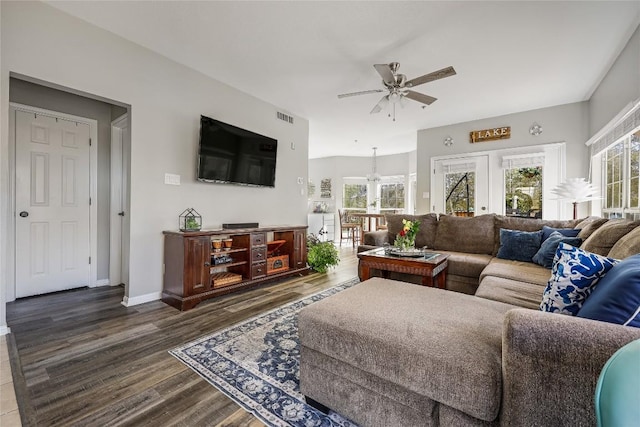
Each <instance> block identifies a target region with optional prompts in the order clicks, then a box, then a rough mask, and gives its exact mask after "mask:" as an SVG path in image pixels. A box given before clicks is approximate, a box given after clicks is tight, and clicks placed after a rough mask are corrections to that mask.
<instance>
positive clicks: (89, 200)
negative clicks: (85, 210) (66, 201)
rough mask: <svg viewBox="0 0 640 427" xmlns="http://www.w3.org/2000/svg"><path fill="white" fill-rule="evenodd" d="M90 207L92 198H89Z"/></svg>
mask: <svg viewBox="0 0 640 427" xmlns="http://www.w3.org/2000/svg"><path fill="white" fill-rule="evenodd" d="M89 206H91V197H89Z"/></svg>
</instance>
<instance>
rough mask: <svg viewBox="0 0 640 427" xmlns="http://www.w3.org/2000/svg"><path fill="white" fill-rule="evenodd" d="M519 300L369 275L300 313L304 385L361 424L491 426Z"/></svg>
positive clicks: (312, 396)
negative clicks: (507, 319) (506, 327)
mask: <svg viewBox="0 0 640 427" xmlns="http://www.w3.org/2000/svg"><path fill="white" fill-rule="evenodd" d="M512 308H514V306H512V305H509V304H505V303H501V302H496V301H490V300H484V299H481V298H477V297H473V296H470V295H465V294H461V293H456V292H451V291H446V290H440V289H434V288H427V287H423V286H418V285H413V284H408V283H404V282H398V281H393V280H386V279H382V278H372V279H369V280H367V281H365V282H362V283H360V284H359V285H356V286H354V287H353V288H350V289H347V290H345V291H342V292H340V293H339V294H336V295H334V296H332V297H329V298H327V299H325V300H322V301H320V302H318V303H315V304H312V305H310V306H308V307H306V308H305V309H303V310H302V311H301V312H300V315H299V333H300V344H301V357H300V389H301V391H302V393H303V394H304V395H305V396H307V397H308V398H310V399H312V400H313V401H315V402H319V403H320V404H322V405H325V406H326V407H328V408H331V409H333V410H335V411H336V412H338V413H340V414H342V415H344V416H346V417H347V418H350V419H351V420H353V421H355V422H357V423H359V424H361V425H363V426H391V425H393V426H400V425H402V426H412V425H478V426H480V425H483V426H485V425H493V424H495V420H496V419H497V417H498V413H499V410H500V402H501V398H502V372H501V368H502V366H501V357H502V356H501V354H502V353H501V340H502V322H503V319H504V315H505V313H506V312H507V311H509V310H510V309H512Z"/></svg>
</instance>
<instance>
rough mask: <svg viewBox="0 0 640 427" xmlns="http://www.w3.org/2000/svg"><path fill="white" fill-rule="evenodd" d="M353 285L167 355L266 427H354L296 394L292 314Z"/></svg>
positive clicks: (294, 318) (296, 346) (295, 339)
mask: <svg viewBox="0 0 640 427" xmlns="http://www.w3.org/2000/svg"><path fill="white" fill-rule="evenodd" d="M357 283H359V280H358V279H357V278H354V279H352V280H349V281H347V282H344V283H341V284H339V285H336V286H334V287H332V288H329V289H327V290H324V291H321V292H318V293H316V294H313V295H310V296H307V297H305V298H302V299H300V300H298V301H294V302H292V303H289V304H286V305H283V306H282V307H279V308H277V309H275V310H272V311H269V312H267V313H264V314H261V315H259V316H256V317H254V318H251V319H249V320H246V321H244V322H241V323H238V324H236V325H234V326H231V327H229V328H227V329H224V330H222V331H220V332H217V333H215V334H213V335H209V336H206V337H203V338H200V339H198V340H196V341H193V342H190V343H188V344H185V345H183V346H181V347H178V348H175V349H173V350H170V351H169V353H170V354H171V355H173V356H175V357H176V358H178V359H179V360H180V361H181V362H183V363H184V364H186V365H187V366H189V367H190V368H191V369H193V370H194V371H196V372H197V373H198V374H199V375H200V376H202V377H203V378H204V379H205V380H207V381H208V382H209V383H210V384H211V385H213V386H215V387H216V388H218V389H219V390H220V391H222V392H223V393H224V394H225V395H227V396H228V397H229V398H231V399H232V400H233V401H235V402H236V403H237V404H238V405H240V406H241V407H242V408H244V409H245V410H246V411H248V412H250V413H252V414H253V415H255V416H256V417H257V418H259V419H260V420H261V421H262V422H264V423H265V424H267V425H268V426H304V427H312V426H322V427H325V426H326V427H330V426H339V427H354V426H355V424H354V423H352V422H350V421H349V420H347V419H345V418H343V417H341V416H340V415H339V414H337V413H334V412H332V413H330V414H329V415H325V414H323V413H322V412H320V411H317V410H316V409H314V408H312V407H311V406H309V405H307V404H306V403H305V401H304V397H303V396H302V394H300V390H299V383H300V381H299V376H298V373H299V360H300V342H299V340H298V312H299V311H300V310H301V309H302V308H304V307H306V306H307V305H309V304H313V303H314V302H316V301H320V300H322V299H324V298H326V297H328V296H331V295H334V294H336V293H338V292H340V291H343V290H345V289H347V288H350V287H351V286H353V285H355V284H357Z"/></svg>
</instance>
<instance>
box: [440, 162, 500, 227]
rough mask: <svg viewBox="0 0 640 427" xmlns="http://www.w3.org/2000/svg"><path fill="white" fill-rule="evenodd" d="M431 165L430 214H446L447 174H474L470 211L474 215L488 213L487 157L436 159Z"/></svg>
mask: <svg viewBox="0 0 640 427" xmlns="http://www.w3.org/2000/svg"><path fill="white" fill-rule="evenodd" d="M433 165H434V167H433V171H432V172H433V177H432V180H431V194H432V206H431V212H436V213H446V199H447V196H448V194H447V190H446V188H447V185H446V178H447V174H462V173H464V172H473V173H474V174H475V176H474V182H475V185H474V187H473V195H474V197H473V198H474V201H473V203H472V205H471V206H470V211H471V212H473V214H474V215H482V214H486V213H489V156H487V155H479V156H468V157H455V158H447V159H438V160H434V162H433Z"/></svg>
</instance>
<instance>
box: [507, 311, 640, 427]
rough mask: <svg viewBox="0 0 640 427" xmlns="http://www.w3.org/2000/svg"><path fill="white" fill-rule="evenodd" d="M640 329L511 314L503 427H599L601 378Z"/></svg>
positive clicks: (556, 316)
mask: <svg viewBox="0 0 640 427" xmlns="http://www.w3.org/2000/svg"><path fill="white" fill-rule="evenodd" d="M638 338H640V329H638V328H631V327H627V326H620V325H614V324H611V323H605V322H598V321H595V320H588V319H582V318H578V317H573V316H566V315H560V314H551V313H545V312H541V311H536V310H529V309H514V310H510V311H509V312H508V313H507V314H506V316H505V320H504V327H503V333H502V379H503V398H502V409H501V411H502V414H501V424H502V425H508V426H532V425H558V426H561V425H595V424H596V419H595V411H594V405H593V399H594V392H595V388H596V383H597V381H598V376H599V375H600V371H601V370H602V367H603V366H604V364H605V363H606V361H607V360H608V359H609V358H610V357H611V356H612V355H613V353H615V352H616V350H618V349H619V348H620V347H622V346H624V345H625V344H627V343H628V342H631V341H633V340H635V339H638Z"/></svg>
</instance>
